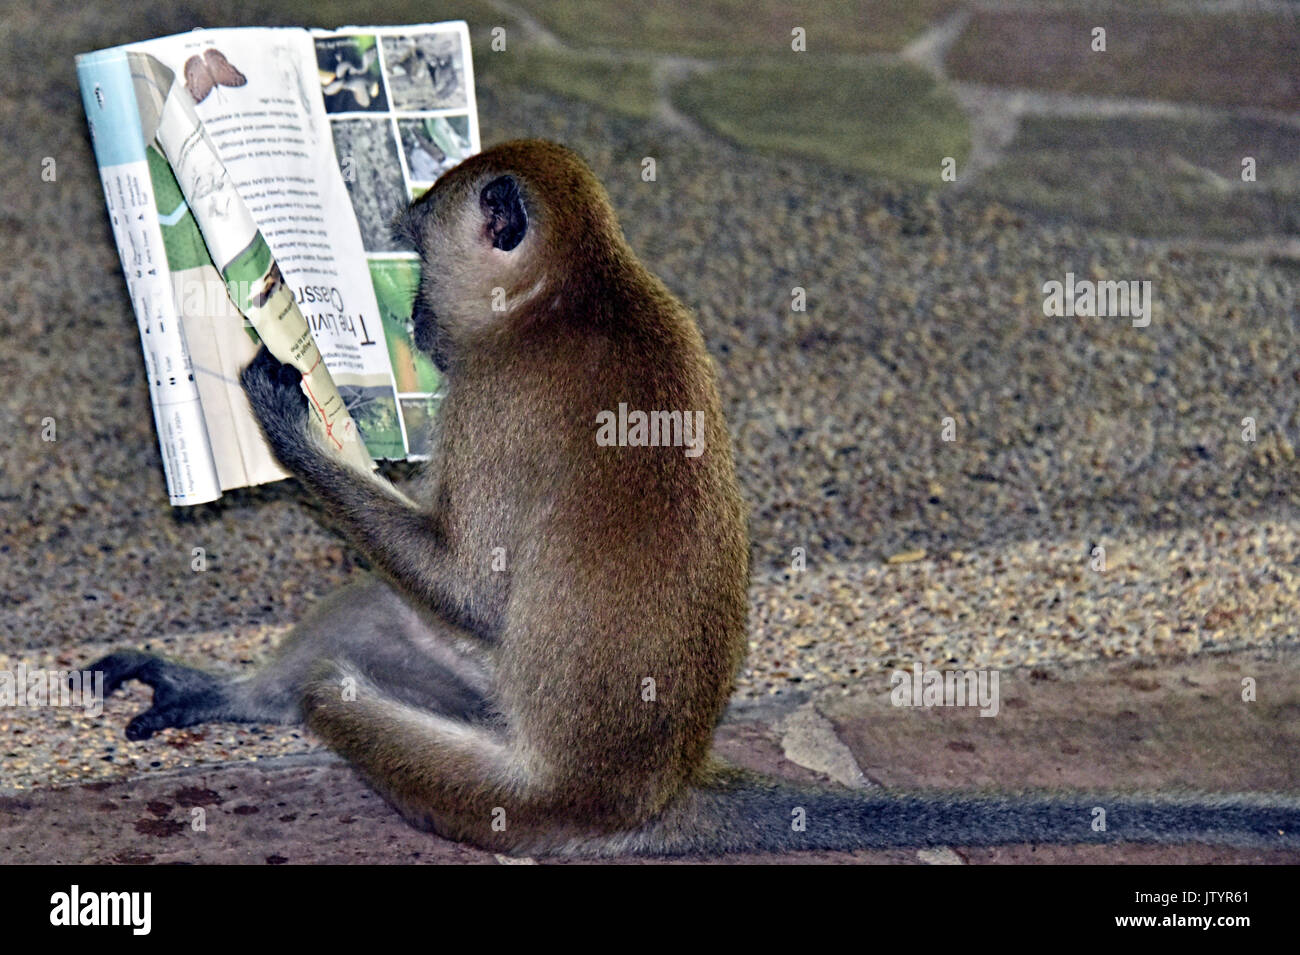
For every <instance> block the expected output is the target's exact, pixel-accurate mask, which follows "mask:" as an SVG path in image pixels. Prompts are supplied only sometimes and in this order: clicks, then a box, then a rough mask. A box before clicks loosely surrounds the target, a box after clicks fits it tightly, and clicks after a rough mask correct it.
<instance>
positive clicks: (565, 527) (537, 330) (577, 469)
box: [299, 142, 748, 848]
mask: <svg viewBox="0 0 1300 955" xmlns="http://www.w3.org/2000/svg"><path fill="white" fill-rule="evenodd" d="M506 174H508V175H511V176H513V177H514V178H515V179H516V180H517V182H518V183H519V187H520V192H521V194H522V197H523V201H524V203H525V207H526V209H527V212H528V231H527V234H526V235H525V237H524V239H523V241H522V242H521V243H520V244H519V246H518V247H517V248H515V249H513V250H512V251H510V252H503V251H501V250H499V249H496V248H493V247H492V246H491V245H490V243H489V241H488V237H487V236H486V235H485V234H484V232H483V220H482V214H481V211H480V209H479V204H478V196H479V194H480V191H481V190H482V189H483V187H484V185H485V184H486V183H487V182H489V181H491V180H493V179H494V178H496V177H499V176H501V175H506ZM402 228H403V229H404V230H405V231H406V232H407V234H408V235H410V236H411V238H412V239H414V240H415V242H416V243H417V245H418V247H419V248H420V249H421V250H422V251H423V257H424V263H423V264H424V278H423V281H422V284H421V290H420V300H421V301H420V305H419V306H417V310H416V320H417V323H419V322H423V323H435V324H436V326H437V327H436V328H421V329H417V335H418V336H420V337H421V338H425V339H427V338H429V337H430V336H434V337H440V338H441V340H442V341H443V343H444V345H445V346H446V349H447V357H446V373H447V378H448V391H447V397H446V399H445V400H444V402H443V404H442V406H441V408H440V412H439V418H440V420H439V429H438V436H437V441H438V448H437V450H436V451H435V457H434V461H433V464H432V465H431V468H430V472H429V475H428V481H427V487H426V490H425V494H424V495H423V502H424V503H423V508H424V511H423V515H422V517H423V520H424V521H426V522H427V525H428V528H429V530H430V533H429V535H428V536H427V537H426V539H425V540H423V541H415V542H412V541H411V540H410V534H409V528H408V526H407V523H408V522H409V517H408V519H407V521H405V522H403V523H400V524H398V525H397V526H395V527H393V528H392V531H393V533H391V534H390V533H388V529H386V528H385V527H384V526H383V524H382V523H376V522H377V521H381V520H382V510H381V511H379V512H376V511H374V510H373V509H371V508H370V506H369V503H368V502H365V501H361V502H357V501H353V502H351V503H352V505H353V506H352V508H351V510H350V511H348V512H345V514H344V515H343V518H342V519H343V523H344V526H345V529H349V530H350V532H351V533H352V536H353V537H354V539H355V540H356V541H357V543H358V544H360V545H361V546H362V548H363V549H364V550H366V551H367V552H368V553H369V555H370V556H371V557H372V558H373V559H374V560H375V563H376V564H377V566H379V567H381V568H383V569H385V570H387V571H388V572H389V573H390V575H392V576H393V578H394V580H395V581H396V583H397V584H398V585H399V586H400V587H402V588H403V589H404V590H405V591H406V592H407V593H408V594H411V595H412V596H414V597H417V598H423V599H427V598H429V597H430V595H431V594H436V596H435V597H434V599H433V600H431V601H430V603H431V605H432V606H433V607H434V608H435V609H437V610H439V611H441V612H443V613H445V614H448V615H450V616H451V617H452V618H453V619H455V620H457V622H462V623H466V624H468V625H469V626H470V628H471V629H472V630H473V631H475V632H477V633H478V634H479V635H480V636H481V637H483V638H484V639H486V640H487V641H488V642H489V644H490V645H491V647H492V652H493V655H494V657H495V664H496V676H497V685H496V693H495V697H494V702H495V704H496V706H497V708H498V709H499V711H500V713H501V715H502V717H503V723H504V725H503V726H501V727H497V728H475V729H472V730H470V729H464V728H461V727H451V726H448V725H445V724H444V723H443V721H442V720H441V719H440V718H434V717H429V716H428V715H426V714H422V713H419V712H416V711H414V710H411V709H409V708H403V707H400V706H397V705H395V704H393V703H391V702H389V701H386V700H384V699H383V698H382V697H378V696H375V695H372V693H370V692H363V693H362V694H360V696H359V698H358V700H356V701H350V702H345V701H343V700H341V699H340V698H339V692H338V684H337V680H336V677H337V676H338V674H337V673H334V674H331V676H330V678H327V679H324V680H319V681H317V682H315V683H314V684H312V686H311V687H310V688H309V690H308V692H307V695H306V701H305V712H306V715H307V720H308V723H309V725H311V726H312V727H313V728H314V729H316V730H317V731H318V732H320V733H321V734H322V735H323V736H324V737H325V738H326V739H327V740H328V741H329V742H330V744H331V745H332V746H334V747H335V748H336V749H338V750H340V751H341V752H342V753H343V754H344V755H346V756H347V757H348V758H349V759H350V760H352V761H353V762H354V763H356V764H358V766H359V767H360V768H361V769H362V770H363V772H364V773H365V774H366V775H367V776H368V777H369V778H370V779H371V780H372V782H373V783H374V784H375V785H376V786H377V787H378V788H379V789H380V790H381V791H383V792H385V793H386V794H387V795H388V796H389V798H390V799H391V800H392V801H393V802H394V803H395V804H396V805H397V806H398V807H399V808H400V809H402V811H403V812H404V813H405V814H406V815H407V816H408V817H410V818H412V819H413V820H415V821H417V822H421V823H424V824H428V825H431V826H432V827H433V828H435V829H437V830H438V831H439V832H442V833H443V834H445V835H449V836H453V837H455V838H462V839H468V840H470V841H473V842H476V843H479V844H480V845H490V846H492V847H494V848H512V847H515V846H518V845H520V844H525V843H526V844H528V845H530V846H536V845H537V844H538V843H539V842H543V843H550V842H552V841H553V837H562V838H567V837H570V836H572V835H576V834H579V833H589V832H606V831H614V830H622V829H628V828H632V827H635V826H637V825H639V824H641V823H642V822H644V821H645V820H646V819H648V818H649V817H650V816H652V815H653V814H655V813H656V812H658V811H660V810H662V809H663V808H664V807H665V806H666V805H667V804H668V803H669V802H670V801H671V800H673V799H674V797H676V796H678V795H679V794H681V793H682V792H683V790H684V789H685V787H686V786H687V785H688V783H689V782H691V781H692V780H693V779H695V778H696V777H697V776H698V775H699V774H701V773H702V772H703V770H704V767H705V765H706V758H707V755H708V751H709V745H710V739H711V736H712V733H713V730H714V727H715V725H716V724H717V721H718V719H719V718H720V716H721V714H722V711H723V708H724V707H725V705H726V703H727V700H728V697H729V696H730V694H731V691H732V689H733V684H734V679H735V676H736V673H737V670H738V668H739V666H740V664H741V661H742V659H743V656H744V649H745V639H746V614H747V606H748V604H747V582H748V541H747V536H746V528H745V516H744V507H743V505H742V503H741V500H740V496H739V492H738V490H737V487H736V481H735V476H734V472H733V466H732V459H731V450H730V442H729V440H728V436H727V429H726V424H725V422H724V420H723V417H722V413H721V409H720V404H719V400H718V395H717V389H716V386H715V382H714V373H713V368H712V365H711V362H710V359H709V357H708V355H707V353H706V351H705V349H704V345H703V342H702V340H701V337H700V334H699V331H698V330H697V328H696V326H695V323H694V321H693V320H692V317H691V315H690V313H689V312H688V311H687V310H686V309H685V308H684V307H683V306H682V305H681V304H680V303H679V302H677V300H676V299H674V298H673V296H672V295H671V294H670V293H669V292H668V291H667V289H666V288H665V287H664V286H663V284H662V283H661V282H659V280H658V279H656V278H655V277H654V276H652V275H651V274H650V273H649V272H647V271H646V270H645V268H644V267H643V266H642V265H641V264H640V263H639V262H638V261H637V259H636V257H635V255H634V254H633V253H632V251H631V250H630V249H629V247H628V245H627V243H626V241H625V240H624V238H623V234H622V231H621V229H620V228H619V226H618V223H617V221H616V219H615V216H614V213H613V211H612V209H611V207H610V205H609V202H608V199H607V198H606V195H605V192H604V190H603V189H602V188H601V186H600V185H599V183H598V182H597V181H596V179H595V178H594V176H592V174H591V172H590V170H588V169H587V167H586V166H585V165H584V164H583V163H582V161H581V160H580V159H578V158H577V156H575V155H574V154H573V153H571V152H569V151H568V150H566V149H564V148H562V147H559V146H556V145H553V144H550V143H540V142H515V143H507V144H505V145H503V146H499V147H496V148H494V149H491V150H489V151H487V152H485V153H483V154H481V155H479V156H476V157H473V158H472V159H469V160H467V161H466V162H464V163H462V164H461V165H460V166H459V167H457V168H456V169H454V170H452V171H451V172H450V173H448V174H447V175H446V176H444V177H443V178H442V179H441V180H439V182H438V184H437V185H436V186H435V187H434V188H433V190H431V192H430V193H429V194H428V195H426V196H425V197H424V198H422V199H421V200H420V201H419V202H417V203H415V204H414V205H413V207H412V209H411V210H410V212H409V213H408V215H407V216H406V218H405V220H404V222H403V225H402ZM494 288H503V289H505V290H506V292H507V302H508V303H509V305H508V308H507V310H506V311H505V312H500V311H495V312H494V311H492V308H491V304H492V290H493V289H494ZM530 292H531V294H529V293H530ZM620 402H623V403H626V404H627V405H628V407H629V408H630V409H640V410H645V411H650V410H681V411H687V410H690V411H702V412H703V413H704V421H705V433H704V451H703V453H702V454H701V455H700V456H699V457H688V456H686V455H685V454H684V453H683V448H681V447H600V446H598V445H597V443H596V420H597V418H596V416H597V413H598V412H600V411H603V410H615V409H617V408H618V406H619V403H620ZM299 473H300V475H301V474H302V472H301V471H300V472H299ZM306 480H307V483H309V484H314V483H315V482H313V480H312V479H311V477H310V475H308V476H307V477H306ZM317 489H318V490H320V488H319V487H318V488H317ZM323 496H325V497H326V498H327V499H328V498H329V497H331V494H330V493H329V492H328V491H327V493H326V494H324V495H323ZM334 503H336V504H337V503H340V502H339V501H338V500H336V501H335V502H334ZM344 503H346V502H344ZM412 544H414V546H415V547H417V548H420V547H423V548H428V549H429V551H430V553H429V554H427V555H420V554H418V552H417V553H416V554H415V555H413V557H412V555H408V558H407V559H405V560H393V559H389V558H386V555H385V551H387V550H389V549H390V548H399V547H402V548H409V547H410V546H411V545H412ZM495 547H504V548H505V550H506V559H507V568H508V569H507V570H506V571H505V572H493V570H492V569H491V564H492V549H493V548H495ZM412 559H413V560H414V562H415V564H416V565H417V566H416V568H415V573H414V575H415V577H416V578H417V579H415V580H411V579H410V577H411V576H412V574H411V570H410V569H409V568H408V569H406V570H405V571H404V572H402V571H399V572H397V573H394V565H395V564H410V563H411V562H412ZM420 563H423V564H424V566H423V567H420V566H419V564H420ZM645 678H650V679H653V680H654V684H655V696H656V699H655V700H653V701H646V700H643V698H642V681H643V680H644V679H645ZM497 807H500V808H502V809H504V810H505V818H506V830H505V832H495V831H493V830H492V829H491V828H490V824H491V822H492V818H493V817H492V812H493V810H494V809H496V808H497ZM548 833H549V834H551V835H547V834H548Z"/></svg>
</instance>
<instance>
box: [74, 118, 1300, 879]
mask: <svg viewBox="0 0 1300 955" xmlns="http://www.w3.org/2000/svg"><path fill="white" fill-rule="evenodd" d="M396 228H397V231H398V232H399V233H400V234H401V235H402V236H403V237H404V238H405V239H406V240H408V241H409V242H410V244H411V245H412V247H413V248H415V249H416V251H417V252H418V253H419V255H420V259H421V276H420V280H419V286H418V289H417V292H416V297H415V302H414V305H413V312H412V321H413V324H414V329H415V340H416V344H417V346H418V347H419V348H420V349H421V350H422V351H424V352H426V353H427V354H429V355H430V356H431V358H432V359H433V361H434V362H435V363H436V365H437V367H438V368H439V369H440V370H441V371H442V373H443V375H444V376H445V379H446V382H445V388H446V394H445V398H444V400H443V402H442V404H441V407H440V412H439V415H438V416H437V421H436V423H435V425H434V428H435V435H434V447H435V451H434V454H433V457H432V461H431V463H430V464H429V466H428V468H427V470H426V471H425V473H424V474H423V475H422V477H421V478H420V483H419V485H418V487H416V488H415V489H414V490H413V491H412V494H411V496H410V497H408V496H407V495H406V494H405V493H403V492H401V491H399V490H398V489H397V488H396V487H395V486H394V485H392V484H391V483H390V482H388V481H387V480H386V479H384V478H383V477H382V476H377V475H373V474H372V475H367V474H363V473H362V472H360V471H356V470H353V469H350V468H347V467H345V466H344V465H342V464H340V463H338V462H337V461H336V460H335V459H333V458H331V457H330V456H329V455H328V454H327V453H326V452H325V451H324V450H322V449H321V447H319V446H318V445H317V444H316V443H315V441H314V439H313V438H312V436H311V433H310V432H309V431H308V428H307V408H306V404H305V401H304V399H303V395H302V391H301V389H300V387H299V384H298V382H299V378H298V374H297V372H296V371H295V370H293V369H292V368H291V367H289V366H287V365H281V364H280V363H279V362H277V361H276V360H275V359H274V358H273V357H271V356H270V354H269V353H268V352H266V351H265V349H263V350H262V351H261V352H259V353H258V355H257V357H256V358H255V359H254V360H253V361H252V362H251V363H250V364H249V365H248V367H247V368H246V369H245V370H244V372H243V375H242V383H243V386H244V389H245V392H246V394H247V396H248V399H249V402H250V404H251V406H252V409H253V411H254V413H255V415H256V417H257V419H258V421H259V422H260V424H261V427H262V429H263V433H264V434H265V437H266V440H267V441H268V443H269V444H270V446H271V448H272V449H273V450H274V452H275V454H276V456H277V457H278V459H279V460H280V461H281V462H282V463H283V464H284V465H285V467H286V468H288V469H289V470H290V471H291V472H292V473H293V474H294V475H295V476H296V477H297V479H298V480H299V482H300V483H301V485H302V486H303V487H304V488H305V489H306V490H307V491H308V492H310V493H311V494H312V495H314V496H315V498H316V499H317V500H318V501H319V502H320V503H321V504H322V505H323V506H324V509H325V512H326V513H327V514H328V515H329V516H330V517H331V518H332V519H333V520H334V521H335V523H336V524H337V525H338V527H339V529H340V530H341V531H342V533H343V534H344V535H345V536H346V538H347V539H348V540H349V541H350V542H351V544H352V545H353V546H354V547H355V548H357V549H358V550H359V551H360V552H361V553H362V554H363V555H364V556H365V557H366V559H367V560H368V562H369V564H370V566H371V567H372V568H373V573H372V574H371V575H369V576H365V577H363V578H361V579H360V580H358V581H357V582H355V583H352V584H350V585H349V586H348V587H346V588H344V589H343V590H342V591H340V592H338V593H336V594H334V595H333V596H331V597H329V598H327V599H326V600H325V601H324V602H323V603H322V604H321V605H319V606H318V607H317V608H316V609H315V610H314V611H313V612H312V613H311V614H309V615H308V616H307V617H306V618H305V619H304V620H303V621H301V622H300V623H299V624H298V625H297V626H296V627H295V628H294V629H293V630H292V632H291V633H290V634H289V635H288V636H287V637H286V638H285V640H284V641H283V643H282V645H281V646H280V647H279V648H278V650H277V651H276V653H275V655H274V656H273V657H272V659H271V660H270V661H269V662H268V663H266V664H265V665H263V666H262V667H261V668H259V669H256V670H254V671H253V672H251V673H245V674H242V675H239V676H236V677H227V676H217V675H214V674H211V673H208V672H206V671H203V670H199V669H195V668H193V667H189V666H185V665H182V664H180V663H176V662H174V661H170V660H164V659H162V658H159V657H155V656H151V655H149V654H145V653H142V652H140V651H133V650H126V651H121V652H117V653H114V654H111V655H109V656H107V657H106V658H104V659H103V660H100V661H99V662H98V663H96V664H94V665H93V667H92V669H93V670H98V671H103V672H104V673H105V688H106V691H108V692H111V691H112V690H113V689H115V688H116V687H118V686H120V685H121V684H122V682H123V681H125V680H128V679H136V680H141V681H143V682H144V683H146V684H148V685H150V686H152V687H153V690H154V698H153V704H152V706H151V707H150V708H149V709H148V710H147V711H145V712H144V713H142V714H140V715H138V716H136V717H135V718H134V719H132V720H131V721H130V723H129V724H128V726H127V728H126V735H127V737H128V738H129V739H132V740H144V739H148V738H149V737H150V736H151V735H152V734H153V733H155V732H157V731H158V730H160V729H162V728H164V727H169V726H175V727H179V726H190V725H195V724H197V723H201V722H204V721H208V720H229V721H250V722H285V723H295V722H305V724H306V725H307V726H308V727H309V728H310V729H311V730H312V731H314V732H315V733H316V734H317V735H319V736H320V737H321V738H322V739H323V740H324V742H325V743H326V744H328V746H330V747H331V748H332V749H334V750H335V751H336V752H338V753H339V754H341V755H342V756H343V757H344V758H345V759H346V760H347V761H348V762H349V763H350V764H351V765H352V766H353V767H354V768H355V769H356V770H357V771H358V772H359V774H360V775H361V776H362V777H363V778H364V779H365V780H366V781H367V782H368V783H369V785H370V786H371V787H373V788H374V789H375V790H376V791H377V792H379V793H380V794H381V795H382V796H383V797H384V798H385V799H386V800H387V801H388V802H389V803H390V804H391V805H392V806H393V807H394V808H395V809H396V810H397V811H398V812H399V813H400V814H401V815H402V816H403V817H404V818H405V819H406V820H407V821H409V822H410V823H411V824H413V825H414V826H416V827H418V828H421V829H425V830H430V831H433V832H435V833H437V834H439V835H441V836H443V837H446V838H449V839H453V840H459V841H463V842H468V843H471V844H474V845H476V846H479V847H482V848H485V849H489V850H493V851H496V852H501V853H510V854H526V855H547V854H558V855H577V856H596V857H599V856H611V855H620V854H644V855H711V854H719V853H728V852H744V851H777V852H784V851H791V850H852V849H863V848H891V847H908V848H923V847H927V846H943V845H951V846H986V845H998V844H1008V843H1063V844H1069V843H1093V842H1116V841H1133V842H1153V843H1178V842H1202V843H1210V844H1225V845H1231V846H1241V847H1247V846H1249V847H1295V846H1297V845H1300V798H1297V797H1296V796H1294V795H1286V794H1279V795H1268V796H1261V795H1244V794H1236V795H1232V794H1227V795H1210V794H1194V793H1192V794H1168V793H1164V794H1162V793H1155V794H1096V793H1083V792H1074V793H1063V792H1043V793H1032V792H1031V793H998V792H979V791H972V792H965V793H963V792H935V791H916V792H891V791H881V790H875V789H871V790H850V789H841V788H835V787H833V786H830V785H823V786H817V785H810V784H795V783H791V782H785V781H781V780H777V779H774V778H768V777H764V776H761V775H758V774H756V773H752V772H749V771H747V770H742V769H739V768H736V767H732V766H728V765H725V764H724V763H722V762H721V761H720V760H718V759H717V758H716V757H715V756H714V755H713V753H712V737H713V733H714V730H715V728H716V727H717V725H718V723H719V722H720V720H721V718H722V716H723V712H724V709H725V707H726V705H727V703H728V700H729V698H730V697H731V695H732V692H733V690H734V688H735V685H736V680H737V677H738V674H739V673H740V670H741V667H742V665H743V660H744V656H745V652H746V648H747V626H748V584H749V579H750V556H749V531H748V515H747V511H746V507H745V504H744V502H743V498H742V496H741V493H740V489H739V485H738V482H737V477H736V473H735V468H734V463H733V460H732V451H731V444H730V437H729V435H728V432H727V426H726V421H725V419H724V415H723V411H722V404H721V400H720V397H719V392H718V387H717V378H716V370H715V367H714V365H713V362H712V360H711V358H710V357H709V355H708V352H707V350H706V348H705V345H704V340H703V337H702V335H701V333H700V331H699V329H698V327H697V325H696V323H695V320H694V317H693V316H692V314H691V312H690V311H689V310H688V309H687V308H686V307H685V306H684V305H683V304H682V303H681V302H679V301H678V299H677V298H676V297H674V296H673V295H672V294H671V293H670V292H669V290H668V289H667V287H666V286H665V285H664V284H663V283H662V282H661V281H660V280H659V279H658V278H656V277H655V276H654V275H653V274H651V273H650V272H649V271H648V270H647V269H646V267H645V266H644V265H642V264H641V262H640V260H639V259H638V258H637V257H636V255H635V254H634V253H633V251H632V249H631V248H630V246H629V244H628V242H627V240H626V238H625V237H624V234H623V231H622V228H621V226H620V225H619V223H618V221H617V219H616V217H615V214H614V211H613V208H612V205H611V203H610V200H609V197H608V195H607V194H606V192H605V190H604V188H603V187H602V186H601V184H600V183H599V182H598V180H597V179H596V176H595V174H594V173H593V172H592V171H591V170H590V168H589V167H588V166H587V165H586V164H585V163H584V162H583V161H582V160H581V159H580V158H579V157H578V156H577V155H576V154H575V153H573V152H571V151H570V150H569V149H567V148H565V147H563V146H560V145H557V144H553V143H548V142H542V141H534V140H522V141H514V142H508V143H504V144H501V145H498V146H495V147H493V148H490V149H487V150H485V151H483V152H481V153H479V154H477V155H475V156H472V157H469V158H467V159H465V160H464V161H462V162H461V163H459V164H458V165H456V166H455V167H453V168H452V169H451V170H449V171H448V172H446V173H445V174H443V175H442V176H441V177H440V178H439V179H438V180H437V181H436V182H435V184H434V185H433V187H432V188H431V189H430V190H428V191H427V192H426V193H425V194H424V195H423V196H422V197H421V198H420V199H418V200H416V201H415V202H413V203H412V204H411V205H410V206H409V207H408V208H407V209H406V210H405V212H404V213H403V214H402V216H401V218H400V221H399V223H398V225H397V227H396ZM502 306H504V307H502ZM620 405H626V406H627V407H629V408H632V409H642V410H644V411H668V410H678V411H682V412H694V413H698V414H700V415H701V419H700V420H701V421H702V442H701V446H702V450H701V452H700V453H699V454H697V455H695V456H688V455H686V454H684V453H682V452H683V449H682V448H681V447H677V446H674V445H673V443H672V442H664V441H660V442H637V443H634V442H632V441H631V440H628V441H626V442H599V441H597V440H596V428H597V424H596V423H597V422H598V421H599V420H601V417H602V414H604V415H608V414H609V413H610V412H611V411H612V410H613V409H616V408H619V407H620ZM629 418H630V416H629ZM1096 807H1101V808H1102V809H1104V810H1105V824H1104V825H1103V826H1101V827H1097V826H1096V822H1095V820H1096V818H1097V815H1096V813H1095V812H1094V809H1095V808H1096ZM800 813H802V814H803V819H804V825H802V826H798V827H797V826H795V825H792V818H795V817H797V816H798V815H799V814H800Z"/></svg>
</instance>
